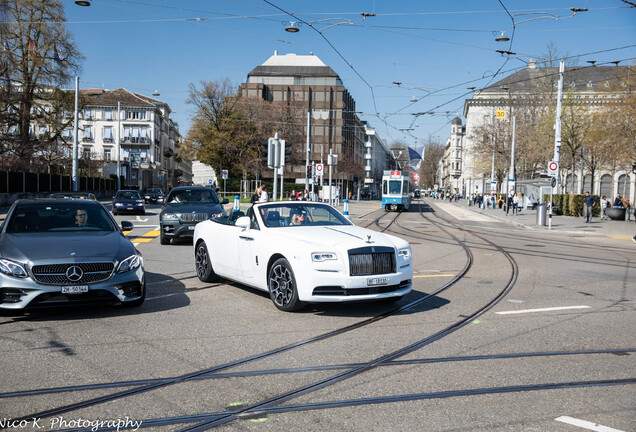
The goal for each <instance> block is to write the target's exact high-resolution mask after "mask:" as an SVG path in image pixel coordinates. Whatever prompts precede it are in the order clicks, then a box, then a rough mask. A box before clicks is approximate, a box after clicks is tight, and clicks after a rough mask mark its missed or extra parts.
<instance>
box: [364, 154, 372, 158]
mask: <svg viewBox="0 0 636 432" xmlns="http://www.w3.org/2000/svg"><path fill="white" fill-rule="evenodd" d="M364 158H365V159H366V160H371V159H372V156H371V153H365V154H364Z"/></svg>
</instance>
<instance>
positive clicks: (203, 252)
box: [195, 244, 210, 278]
mask: <svg viewBox="0 0 636 432" xmlns="http://www.w3.org/2000/svg"><path fill="white" fill-rule="evenodd" d="M195 259H196V265H197V276H198V277H200V278H203V277H205V275H206V274H207V272H208V266H209V265H210V264H209V260H208V250H207V249H206V247H205V245H203V244H202V245H200V246H199V247H198V248H197V253H196V258H195Z"/></svg>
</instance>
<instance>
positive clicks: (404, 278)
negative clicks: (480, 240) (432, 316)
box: [193, 201, 413, 311]
mask: <svg viewBox="0 0 636 432" xmlns="http://www.w3.org/2000/svg"><path fill="white" fill-rule="evenodd" d="M298 223H301V224H298ZM193 245H194V255H195V265H196V272H197V276H198V277H199V279H200V280H201V281H204V282H211V281H213V280H215V279H216V278H217V277H222V278H226V279H230V280H232V281H235V282H239V283H242V284H245V285H249V286H251V287H254V288H257V289H259V290H262V291H266V292H269V294H270V297H271V299H272V301H273V302H274V304H275V305H276V307H277V308H279V309H281V310H283V311H294V310H298V309H300V308H302V307H303V304H304V303H318V302H346V301H360V300H381V299H386V300H399V299H400V298H402V297H403V296H404V295H406V294H408V293H409V292H410V291H411V286H412V279H413V265H412V257H411V247H410V245H409V243H408V242H407V241H405V240H403V239H401V238H399V237H395V236H391V235H387V234H382V233H379V232H377V231H372V230H369V229H366V228H361V227H358V226H355V225H353V224H352V223H351V222H349V221H348V220H347V219H346V218H345V217H344V216H343V215H342V214H340V213H339V212H338V211H337V210H335V209H333V208H332V207H331V206H329V205H327V204H322V203H315V202H304V201H288V202H270V203H262V204H255V205H254V206H252V207H251V208H250V209H249V210H248V212H247V215H243V213H242V212H240V211H230V212H229V214H227V215H225V216H223V217H220V218H215V219H210V220H207V221H204V222H201V223H199V224H197V225H196V228H195V231H194V240H193Z"/></svg>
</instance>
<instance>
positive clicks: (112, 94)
mask: <svg viewBox="0 0 636 432" xmlns="http://www.w3.org/2000/svg"><path fill="white" fill-rule="evenodd" d="M80 93H81V94H82V95H83V96H84V97H85V98H86V99H87V103H88V105H110V106H117V102H120V103H121V105H122V106H127V107H130V106H136V107H148V108H154V107H157V106H160V105H165V106H167V104H166V103H165V102H163V101H160V100H158V99H154V98H151V97H148V96H144V95H141V94H139V93H133V92H131V91H129V90H126V89H125V88H119V89H117V90H103V89H87V90H80Z"/></svg>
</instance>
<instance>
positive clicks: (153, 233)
mask: <svg viewBox="0 0 636 432" xmlns="http://www.w3.org/2000/svg"><path fill="white" fill-rule="evenodd" d="M159 234H161V231H154V230H153V231H148V232H147V233H146V234H144V235H142V237H157V236H158V235H159Z"/></svg>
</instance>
